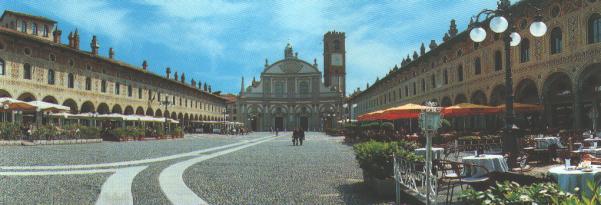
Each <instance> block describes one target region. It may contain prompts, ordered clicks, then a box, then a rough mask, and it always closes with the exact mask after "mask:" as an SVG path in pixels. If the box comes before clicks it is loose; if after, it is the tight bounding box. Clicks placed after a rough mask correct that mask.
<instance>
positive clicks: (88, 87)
mask: <svg viewBox="0 0 601 205" xmlns="http://www.w3.org/2000/svg"><path fill="white" fill-rule="evenodd" d="M86 90H92V78H90V77H87V78H86Z"/></svg>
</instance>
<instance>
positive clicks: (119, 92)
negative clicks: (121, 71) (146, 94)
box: [115, 83, 121, 95]
mask: <svg viewBox="0 0 601 205" xmlns="http://www.w3.org/2000/svg"><path fill="white" fill-rule="evenodd" d="M119 94H121V84H120V83H115V95H119Z"/></svg>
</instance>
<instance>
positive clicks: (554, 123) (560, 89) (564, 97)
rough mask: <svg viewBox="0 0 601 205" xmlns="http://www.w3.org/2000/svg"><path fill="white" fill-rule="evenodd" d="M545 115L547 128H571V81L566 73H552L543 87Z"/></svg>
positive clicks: (572, 119)
mask: <svg viewBox="0 0 601 205" xmlns="http://www.w3.org/2000/svg"><path fill="white" fill-rule="evenodd" d="M543 94H544V98H543V99H544V101H545V103H544V105H545V115H546V118H547V123H548V125H549V127H552V128H557V129H569V128H572V125H573V122H574V115H573V112H574V107H573V102H574V100H573V99H574V98H573V93H572V81H571V80H570V77H569V76H568V75H567V74H566V73H554V74H551V76H550V77H549V78H547V80H546V81H545V83H544V86H543Z"/></svg>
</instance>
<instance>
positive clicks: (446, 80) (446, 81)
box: [442, 70, 449, 85]
mask: <svg viewBox="0 0 601 205" xmlns="http://www.w3.org/2000/svg"><path fill="white" fill-rule="evenodd" d="M442 78H443V80H444V84H445V85H447V84H449V72H448V71H447V70H444V71H442Z"/></svg>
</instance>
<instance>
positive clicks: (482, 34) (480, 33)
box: [470, 27, 486, 43]
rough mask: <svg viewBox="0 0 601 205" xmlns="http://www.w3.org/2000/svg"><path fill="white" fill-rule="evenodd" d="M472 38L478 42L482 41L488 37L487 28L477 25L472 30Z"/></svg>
mask: <svg viewBox="0 0 601 205" xmlns="http://www.w3.org/2000/svg"><path fill="white" fill-rule="evenodd" d="M470 38H471V39H472V41H474V42H476V43H480V42H482V41H484V39H486V30H484V29H483V28H482V27H476V28H474V29H472V31H470Z"/></svg>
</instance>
